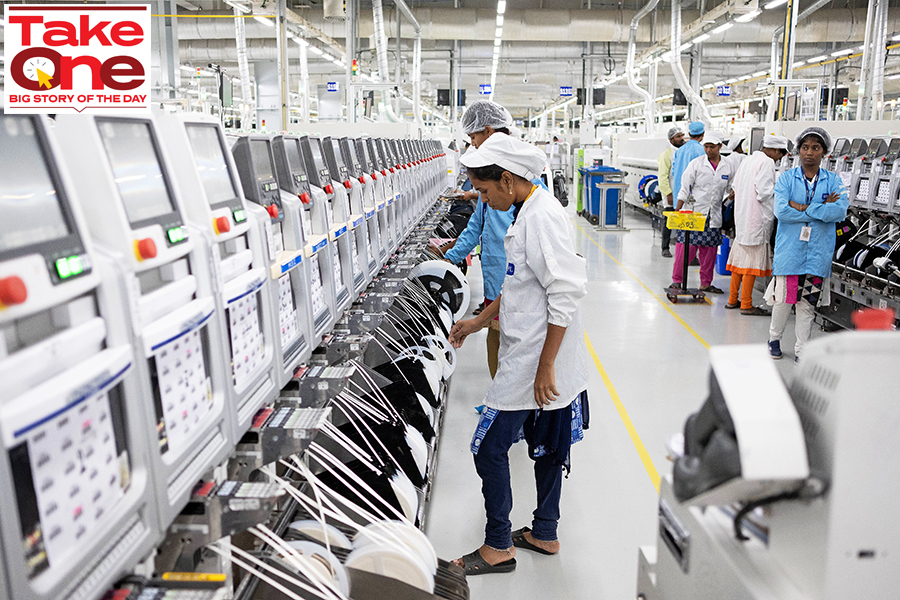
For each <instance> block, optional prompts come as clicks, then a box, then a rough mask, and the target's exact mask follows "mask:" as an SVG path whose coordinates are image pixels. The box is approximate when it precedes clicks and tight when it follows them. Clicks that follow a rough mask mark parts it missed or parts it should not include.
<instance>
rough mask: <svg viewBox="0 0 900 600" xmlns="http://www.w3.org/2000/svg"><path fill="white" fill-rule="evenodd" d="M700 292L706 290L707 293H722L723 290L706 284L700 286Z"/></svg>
mask: <svg viewBox="0 0 900 600" xmlns="http://www.w3.org/2000/svg"><path fill="white" fill-rule="evenodd" d="M700 291H701V292H706V293H707V294H724V293H725V292H724V291H722V290H720V289H719V288H717V287H716V286H714V285H708V286H706V287H702V288H700Z"/></svg>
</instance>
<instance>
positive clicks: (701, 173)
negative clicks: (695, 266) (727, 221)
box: [672, 123, 734, 294]
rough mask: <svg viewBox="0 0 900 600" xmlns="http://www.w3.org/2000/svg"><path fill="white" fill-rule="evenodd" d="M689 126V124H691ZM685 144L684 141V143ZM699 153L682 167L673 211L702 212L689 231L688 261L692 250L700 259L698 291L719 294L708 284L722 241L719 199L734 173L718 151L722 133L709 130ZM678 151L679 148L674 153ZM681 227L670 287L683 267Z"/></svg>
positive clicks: (676, 282) (679, 279)
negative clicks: (699, 223)
mask: <svg viewBox="0 0 900 600" xmlns="http://www.w3.org/2000/svg"><path fill="white" fill-rule="evenodd" d="M691 125H693V123H691ZM685 145H687V144H685ZM703 149H704V154H703V156H698V157H697V158H695V159H694V160H692V161H691V162H690V163H688V166H687V168H686V169H685V170H684V175H683V176H682V178H681V188H680V189H679V191H678V206H677V207H676V208H677V210H682V208H690V209H692V210H693V211H694V212H698V213H702V214H704V215H706V227H705V229H704V230H703V231H702V232H693V233H691V247H690V256H688V258H687V260H688V261H691V260H693V258H694V255H695V253H696V254H697V255H699V259H700V290H701V291H703V292H706V293H709V294H722V293H724V292H723V291H722V290H721V289H719V288H717V287H716V286H714V285H712V279H713V268H714V267H715V264H716V248H718V247H719V246H720V245H721V244H722V201H723V199H724V197H725V195H726V194H727V193H728V191H729V190H730V189H731V179H732V176H733V175H734V172H733V171H732V170H731V169H732V167H731V163H729V162H728V161H727V160H725V159H724V158H723V157H722V155H721V154H720V150H721V149H722V136H721V135H720V134H719V133H717V132H715V131H710V132H709V133H708V134H706V137H705V138H704V139H703ZM678 152H681V149H679V150H678V151H677V152H676V153H675V154H676V156H677V155H678ZM684 233H685V232H684V230H681V229H679V230H677V231H676V232H675V241H676V242H677V243H676V244H675V264H674V266H673V268H672V287H680V286H681V283H682V278H683V269H684V263H683V261H684V239H685V238H684Z"/></svg>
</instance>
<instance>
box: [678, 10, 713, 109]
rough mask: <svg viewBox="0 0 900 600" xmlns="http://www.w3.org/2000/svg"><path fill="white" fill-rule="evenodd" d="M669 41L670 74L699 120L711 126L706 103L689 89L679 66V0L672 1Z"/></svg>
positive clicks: (685, 77) (682, 70)
mask: <svg viewBox="0 0 900 600" xmlns="http://www.w3.org/2000/svg"><path fill="white" fill-rule="evenodd" d="M671 41H672V48H671V50H670V53H669V64H671V65H672V73H674V74H675V80H676V81H677V82H678V86H679V87H680V88H681V90H682V91H683V92H684V95H685V97H686V98H687V99H688V101H689V102H690V103H691V104H693V105H694V106H696V107H697V108H698V109H699V110H700V120H702V121H703V122H704V123H706V124H707V125H711V124H712V117H711V116H710V114H709V109H708V108H707V107H706V102H704V101H703V98H701V97H700V94H698V93H697V92H695V91H694V88H692V87H691V84H690V83H689V82H688V78H687V75H685V73H684V68H683V67H682V66H681V0H672V33H671Z"/></svg>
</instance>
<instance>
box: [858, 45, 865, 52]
mask: <svg viewBox="0 0 900 600" xmlns="http://www.w3.org/2000/svg"><path fill="white" fill-rule="evenodd" d="M865 49H866V45H865V44H863V45H862V46H860V47H859V48H857V49H856V51H857V52H862V51H863V50H865Z"/></svg>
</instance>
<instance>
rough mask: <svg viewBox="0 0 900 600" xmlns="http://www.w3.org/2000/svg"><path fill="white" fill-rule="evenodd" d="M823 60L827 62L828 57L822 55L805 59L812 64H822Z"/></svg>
mask: <svg viewBox="0 0 900 600" xmlns="http://www.w3.org/2000/svg"><path fill="white" fill-rule="evenodd" d="M823 60H828V57H827V56H825V55H824V54H823V55H822V56H813V57H812V58H809V59H807V60H806V62H808V63H810V64H812V63H817V62H822V61H823Z"/></svg>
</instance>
